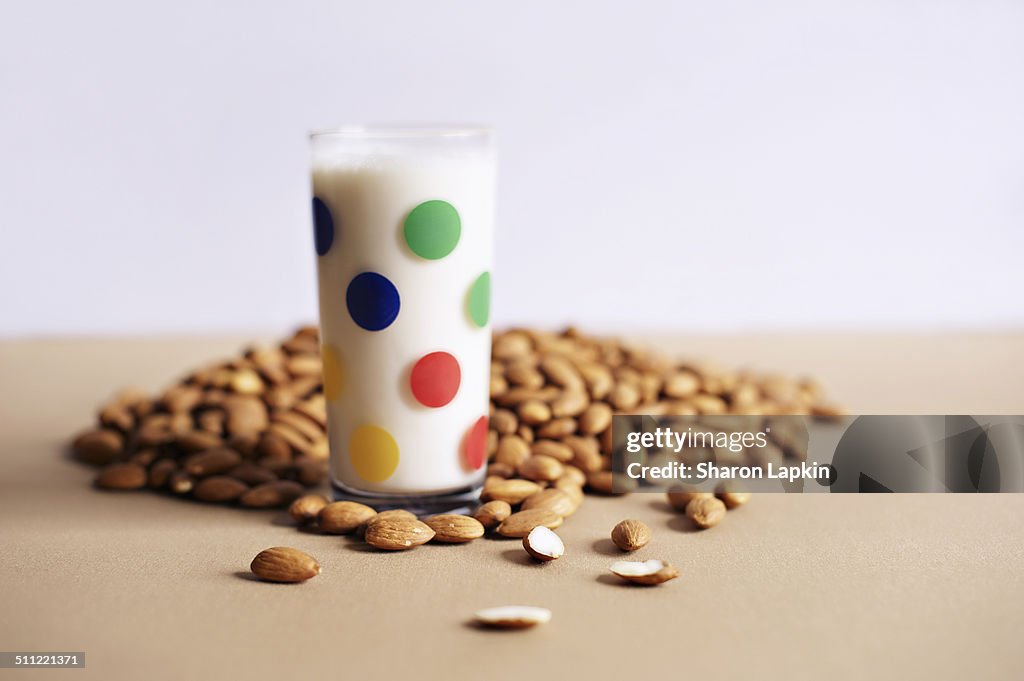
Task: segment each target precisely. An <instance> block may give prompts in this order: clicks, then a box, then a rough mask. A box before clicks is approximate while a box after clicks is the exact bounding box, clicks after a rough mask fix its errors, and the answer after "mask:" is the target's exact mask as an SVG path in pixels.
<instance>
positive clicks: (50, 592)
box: [0, 335, 1024, 680]
mask: <svg viewBox="0 0 1024 681" xmlns="http://www.w3.org/2000/svg"><path fill="white" fill-rule="evenodd" d="M651 340H652V342H655V343H657V344H658V345H660V346H661V347H663V348H664V349H666V350H668V351H674V352H677V353H685V354H687V355H691V356H704V357H713V358H716V359H719V360H722V361H723V362H724V363H730V364H739V363H744V364H750V365H752V366H754V367H757V368H764V369H779V370H785V371H791V372H807V373H813V374H815V375H817V376H819V377H821V378H822V379H823V380H824V381H825V383H826V386H827V387H828V389H829V391H830V393H831V394H832V395H834V396H835V397H837V398H839V399H840V400H842V401H844V402H845V403H846V404H847V405H848V406H849V407H850V408H851V409H852V410H854V411H856V412H858V413H947V412H948V413H1017V414H1020V413H1024V392H1022V391H1021V389H1020V386H1021V385H1022V384H1024V361H1022V360H1024V336H1021V335H1006V336H999V337H997V336H957V337H945V338H938V337H928V336H917V337H891V336H889V337H887V336H863V337H851V336H820V337H784V336H777V337H756V338H742V339H741V338H699V339H679V338H660V339H651ZM239 345H240V341H196V340H189V341H180V340H159V341H155V340H145V341H143V340H139V341H81V342H70V341H41V342H7V343H0V387H2V391H0V445H2V456H3V464H4V467H3V475H2V478H0V519H2V520H0V523H2V527H3V532H2V537H3V551H2V552H0V594H2V598H0V601H2V610H0V613H2V614H0V649H3V650H35V651H46V650H84V651H86V654H87V658H86V659H87V667H86V669H84V670H59V671H57V670H32V671H28V670H0V678H4V679H6V678H14V679H20V678H31V679H45V678H61V679H64V678H74V679H141V678H146V679H186V678H190V679H191V678H213V679H230V678H245V679H251V680H257V679H302V678H306V677H307V675H308V677H309V678H314V676H313V675H315V677H316V678H339V679H358V680H362V679H375V678H380V679H402V678H416V679H459V678H470V677H479V678H483V679H520V680H521V679H546V678H582V679H586V678H595V679H606V678H666V677H667V676H670V677H672V678H683V677H685V676H689V675H691V674H692V675H704V676H707V677H711V675H714V677H715V678H739V677H740V676H741V675H743V676H748V677H750V678H767V679H774V678H779V679H783V678H785V679H800V678H807V679H812V678H813V679H819V678H823V677H828V678H838V679H847V678H848V679H863V678H866V677H868V676H869V675H870V676H875V677H878V678H901V679H905V678H958V679H962V678H971V679H975V678H991V679H1006V678H1014V677H1016V676H1018V675H1019V667H1020V662H1021V661H1022V659H1024V656H1022V652H1021V650H1022V644H1021V631H1024V609H1022V605H1024V576H1022V575H1024V525H1022V523H1021V520H1022V514H1024V496H1021V495H1004V496H996V495H973V496H968V495H962V496H952V495H950V496H940V495H877V496H830V495H813V496H789V497H787V496H783V495H761V496H758V497H756V498H755V499H754V500H753V501H752V502H751V503H750V504H749V505H748V506H747V507H745V508H743V509H740V510H737V511H735V512H730V514H729V516H728V517H727V519H726V521H725V522H724V523H723V524H722V525H721V526H719V527H717V528H715V529H713V530H710V531H707V532H699V533H698V532H691V531H689V530H688V526H687V525H686V524H685V523H683V522H680V520H679V518H678V517H676V516H675V515H673V514H672V513H670V512H669V511H668V508H667V506H666V505H665V504H664V503H663V501H662V498H661V497H660V496H653V495H633V496H631V497H627V498H619V499H607V498H588V500H587V502H586V504H585V505H584V507H583V508H582V509H581V511H580V512H579V513H578V514H577V515H575V516H573V517H572V518H571V519H570V520H569V521H568V522H567V523H566V524H565V526H564V527H563V528H562V529H561V530H559V533H560V534H561V535H562V536H563V538H564V540H565V543H566V548H567V553H566V555H565V557H564V558H562V559H561V560H559V561H556V562H554V563H552V564H548V565H534V564H532V563H531V562H530V561H529V560H527V559H526V557H525V554H524V553H523V551H522V549H521V547H520V545H519V542H518V541H515V540H481V541H477V542H474V543H472V544H470V545H465V546H436V545H428V546H424V547H420V548H418V549H415V550H414V551H411V552H408V553H401V554H382V553H376V552H373V551H368V550H366V549H365V548H364V547H363V546H361V545H359V544H356V543H353V542H351V541H350V540H348V539H346V538H339V537H321V536H316V535H312V534H305V533H300V532H298V531H296V530H295V529H294V528H291V527H288V526H287V525H286V524H284V523H283V522H282V520H281V518H280V514H278V513H273V512H252V511H241V510H235V509H228V508H219V507H209V506H202V505H197V504H193V503H187V502H182V501H178V500H175V499H170V498H165V497H160V496H156V495H153V494H147V493H131V494H111V493H100V492H97V491H94V490H92V489H91V488H90V485H89V483H90V479H91V471H90V470H89V469H87V468H84V467H82V466H80V465H78V464H76V463H74V462H71V461H69V460H67V459H66V457H65V456H63V455H62V453H61V452H62V446H63V443H64V442H65V441H66V440H67V438H68V437H69V435H71V434H72V433H74V432H75V431H76V430H78V429H81V428H83V427H86V426H88V425H89V424H90V417H91V413H92V411H93V409H94V407H95V405H96V404H97V402H98V401H99V400H100V399H101V398H102V397H104V396H106V395H107V394H109V393H110V392H112V391H113V390H115V389H116V388H118V387H122V386H124V385H127V384H137V385H141V386H143V387H147V388H156V387H158V386H160V385H161V384H164V383H167V382H169V381H170V380H171V379H173V378H174V377H176V375H178V374H179V373H182V371H183V370H184V369H185V368H186V367H189V366H191V365H194V364H197V363H202V362H205V361H207V360H210V359H214V358H217V357H219V356H222V355H229V354H231V353H232V352H234V351H235V350H236V349H237V348H238V346H239ZM626 517H635V518H639V519H641V520H644V521H645V522H647V523H648V524H649V525H650V526H651V527H652V529H653V531H654V539H653V541H652V543H651V545H650V546H649V547H647V548H646V549H644V550H642V551H641V552H640V553H641V555H642V557H652V558H653V557H658V558H663V559H665V560H668V561H670V562H672V563H673V564H675V565H677V566H678V567H679V568H680V569H681V570H682V573H683V576H682V577H681V578H680V579H678V580H675V581H674V582H671V583H668V584H665V585H663V586H661V587H657V588H653V589H642V588H632V587H629V586H623V585H620V584H618V583H616V582H615V581H614V580H613V579H610V578H609V577H608V576H607V574H606V571H607V567H608V565H609V564H610V563H611V562H612V561H613V560H614V559H615V558H616V557H617V555H618V554H617V552H616V551H615V550H613V549H612V547H611V545H610V542H609V541H608V540H607V536H608V531H609V530H610V529H611V527H612V526H613V525H614V524H615V523H616V522H618V521H619V520H621V519H623V518H626ZM282 544H283V545H291V546H295V547H297V548H301V549H303V550H306V551H308V552H310V553H312V554H313V555H315V556H316V557H317V558H318V559H319V560H320V562H321V564H322V565H323V574H322V575H321V576H319V577H317V578H315V579H313V580H312V581H310V582H308V583H306V584H302V585H297V586H289V585H272V584H265V583H261V582H256V581H253V580H251V579H250V578H249V576H248V573H247V566H248V563H249V561H250V560H251V558H252V556H253V555H255V554H256V553H257V552H258V551H259V550H261V549H263V548H266V547H268V546H273V545H282ZM504 604H532V605H542V606H545V607H548V608H550V609H551V610H552V611H553V612H554V617H553V620H552V622H551V623H550V624H548V625H547V626H544V627H540V628H538V629H536V630H532V631H527V632H511V633H506V632H487V631H480V630H477V629H475V628H473V627H470V626H467V621H468V619H469V618H470V617H471V615H472V613H473V612H474V611H475V610H476V609H478V608H481V607H486V606H492V605H504Z"/></svg>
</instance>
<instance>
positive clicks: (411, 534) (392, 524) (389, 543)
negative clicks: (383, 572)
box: [366, 518, 434, 551]
mask: <svg viewBox="0 0 1024 681" xmlns="http://www.w3.org/2000/svg"><path fill="white" fill-rule="evenodd" d="M433 538H434V530H432V529H431V528H430V526H429V525H426V524H425V523H422V522H420V521H419V520H408V519H404V518H388V519H384V520H375V521H373V522H370V523H369V524H368V525H367V526H366V543H367V544H369V545H370V546H373V547H375V548H378V549H383V550H385V551H404V550H406V549H411V548H413V547H414V546H419V545H420V544H426V543H427V542H428V541H430V540H431V539H433Z"/></svg>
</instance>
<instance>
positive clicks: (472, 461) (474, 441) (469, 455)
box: [463, 416, 487, 471]
mask: <svg viewBox="0 0 1024 681" xmlns="http://www.w3.org/2000/svg"><path fill="white" fill-rule="evenodd" d="M463 449H465V454H466V463H467V464H469V467H470V468H472V469H473V470H475V471H477V470H480V468H481V466H483V465H484V461H486V460H487V417H486V416H481V417H480V418H479V419H477V421H476V423H474V424H473V427H472V428H470V429H469V432H467V433H466V439H465V440H464V442H463Z"/></svg>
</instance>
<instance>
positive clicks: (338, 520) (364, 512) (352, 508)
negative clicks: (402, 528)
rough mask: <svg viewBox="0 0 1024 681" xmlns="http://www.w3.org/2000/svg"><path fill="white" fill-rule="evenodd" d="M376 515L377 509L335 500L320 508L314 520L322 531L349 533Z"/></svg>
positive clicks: (353, 502) (352, 502)
mask: <svg viewBox="0 0 1024 681" xmlns="http://www.w3.org/2000/svg"><path fill="white" fill-rule="evenodd" d="M376 515H377V511H375V510H373V509H372V508H370V507H369V506H367V505H365V504H360V503H357V502H355V501H335V502H333V503H330V504H327V505H326V506H324V507H323V508H322V509H320V512H319V515H318V516H317V520H316V522H317V525H318V526H319V527H320V530H321V531H322V532H327V533H328V534H349V533H350V532H354V531H355V530H356V529H358V528H359V526H360V525H362V524H363V523H365V522H366V521H367V520H370V519H371V518H373V517H374V516H376ZM410 515H411V514H410Z"/></svg>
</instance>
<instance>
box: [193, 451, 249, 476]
mask: <svg viewBox="0 0 1024 681" xmlns="http://www.w3.org/2000/svg"><path fill="white" fill-rule="evenodd" d="M240 463H242V455H241V454H239V453H238V452H236V451H235V450H233V449H228V448H227V447H217V448H216V449H207V450H206V451H205V452H198V453H196V454H193V455H192V456H190V457H188V458H187V459H185V464H184V465H183V466H182V468H184V469H185V472H186V473H188V474H189V475H192V476H194V477H197V478H205V477H206V476H208V475H217V474H219V473H225V472H227V471H229V470H231V469H232V468H234V467H235V466H237V465H238V464H240Z"/></svg>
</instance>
